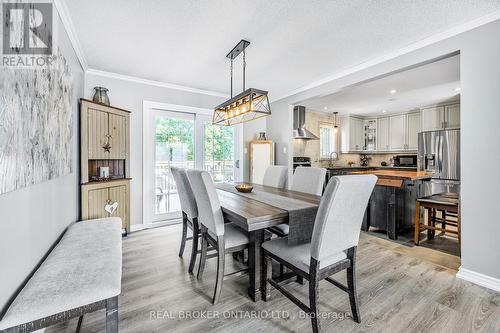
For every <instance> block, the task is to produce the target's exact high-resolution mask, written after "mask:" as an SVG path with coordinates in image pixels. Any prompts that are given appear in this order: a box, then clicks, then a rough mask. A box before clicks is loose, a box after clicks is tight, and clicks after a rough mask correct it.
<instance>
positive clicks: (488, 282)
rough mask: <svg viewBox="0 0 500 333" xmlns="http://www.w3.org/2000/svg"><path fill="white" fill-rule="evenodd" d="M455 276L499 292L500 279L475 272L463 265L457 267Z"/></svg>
mask: <svg viewBox="0 0 500 333" xmlns="http://www.w3.org/2000/svg"><path fill="white" fill-rule="evenodd" d="M456 277H457V278H459V279H462V280H465V281H469V282H472V283H474V284H477V285H479V286H481V287H485V288H488V289H491V290H494V291H498V292H500V279H496V278H493V277H491V276H488V275H484V274H481V273H477V272H474V271H471V270H468V269H466V268H463V267H460V268H459V269H458V273H457V275H456Z"/></svg>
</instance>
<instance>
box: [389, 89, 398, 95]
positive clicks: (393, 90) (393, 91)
mask: <svg viewBox="0 0 500 333" xmlns="http://www.w3.org/2000/svg"><path fill="white" fill-rule="evenodd" d="M389 92H390V93H391V94H393V95H394V94H395V93H397V92H398V91H397V90H396V89H392V90H391V91H389Z"/></svg>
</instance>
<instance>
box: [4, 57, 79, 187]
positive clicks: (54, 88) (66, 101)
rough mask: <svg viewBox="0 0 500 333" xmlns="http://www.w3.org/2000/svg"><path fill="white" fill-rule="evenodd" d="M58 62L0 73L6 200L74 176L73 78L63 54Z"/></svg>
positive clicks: (56, 59) (55, 59)
mask: <svg viewBox="0 0 500 333" xmlns="http://www.w3.org/2000/svg"><path fill="white" fill-rule="evenodd" d="M53 57H54V58H53V59H54V61H53V62H52V64H51V65H48V66H44V67H34V68H32V69H12V68H6V67H0V195H1V194H3V193H6V192H9V191H14V190H16V189H20V188H23V187H26V186H30V185H33V184H38V183H41V182H44V181H47V180H50V179H54V178H57V177H61V176H64V175H67V174H69V173H71V172H72V164H73V163H72V158H73V151H72V150H73V110H74V107H75V105H74V103H76V102H75V98H74V96H73V81H72V74H71V69H70V65H69V64H68V63H67V61H66V59H65V58H64V57H63V56H62V54H61V52H60V51H58V52H57V53H56V54H55V55H54V56H53Z"/></svg>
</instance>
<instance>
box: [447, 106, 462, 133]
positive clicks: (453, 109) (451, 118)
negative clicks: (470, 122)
mask: <svg viewBox="0 0 500 333" xmlns="http://www.w3.org/2000/svg"><path fill="white" fill-rule="evenodd" d="M444 115H445V117H444V119H445V120H444V126H445V128H457V127H460V104H453V105H446V106H445V107H444Z"/></svg>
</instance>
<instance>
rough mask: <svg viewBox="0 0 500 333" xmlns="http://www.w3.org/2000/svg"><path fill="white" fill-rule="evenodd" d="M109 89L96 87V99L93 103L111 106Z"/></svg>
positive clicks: (94, 98)
mask: <svg viewBox="0 0 500 333" xmlns="http://www.w3.org/2000/svg"><path fill="white" fill-rule="evenodd" d="M108 91H109V90H108V89H107V88H104V87H94V97H92V101H94V102H96V103H100V104H104V105H107V106H109V97H108Z"/></svg>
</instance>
